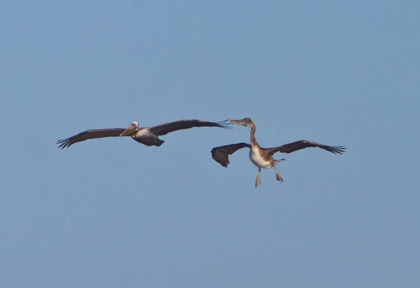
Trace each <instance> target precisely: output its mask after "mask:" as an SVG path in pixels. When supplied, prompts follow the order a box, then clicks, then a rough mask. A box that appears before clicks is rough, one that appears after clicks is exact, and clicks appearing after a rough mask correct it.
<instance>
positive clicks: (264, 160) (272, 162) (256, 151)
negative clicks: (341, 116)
mask: <svg viewBox="0 0 420 288" xmlns="http://www.w3.org/2000/svg"><path fill="white" fill-rule="evenodd" d="M227 122H229V123H234V124H237V125H242V126H245V127H251V135H250V136H251V145H250V144H248V143H236V144H230V145H225V146H219V147H215V148H213V149H212V150H211V155H212V157H213V159H214V160H216V161H217V162H219V163H220V165H222V166H223V167H227V166H228V164H229V155H232V154H233V153H235V152H236V151H237V150H239V149H242V148H244V147H248V148H250V151H249V158H250V159H251V161H252V163H254V165H255V166H257V167H258V174H257V179H256V180H255V187H258V185H260V184H261V178H260V174H261V168H274V170H275V172H276V179H277V180H278V181H280V183H281V182H283V181H284V180H283V178H282V177H281V176H280V174H279V172H278V171H277V168H276V164H277V163H278V162H281V161H285V159H284V158H283V159H279V160H276V159H274V158H273V155H274V153H276V152H281V153H292V152H294V151H297V150H301V149H305V148H308V147H319V148H322V149H324V150H327V151H329V152H331V153H334V154H342V153H344V152H345V151H344V150H345V149H346V147H344V146H327V145H323V144H319V143H316V142H312V141H308V140H299V141H296V142H293V143H289V144H285V145H282V146H278V147H274V148H262V147H261V146H260V145H259V144H258V142H257V140H256V139H255V132H256V131H257V126H256V125H255V123H254V122H253V121H252V119H251V118H244V119H242V120H227Z"/></svg>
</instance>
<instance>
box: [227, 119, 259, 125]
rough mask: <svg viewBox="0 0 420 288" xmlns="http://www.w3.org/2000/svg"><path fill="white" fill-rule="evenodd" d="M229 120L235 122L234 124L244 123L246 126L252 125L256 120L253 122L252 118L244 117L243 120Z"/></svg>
mask: <svg viewBox="0 0 420 288" xmlns="http://www.w3.org/2000/svg"><path fill="white" fill-rule="evenodd" d="M228 122H230V123H233V124H237V125H242V126H245V127H252V126H253V125H254V122H252V120H251V118H244V119H241V120H231V119H229V120H228Z"/></svg>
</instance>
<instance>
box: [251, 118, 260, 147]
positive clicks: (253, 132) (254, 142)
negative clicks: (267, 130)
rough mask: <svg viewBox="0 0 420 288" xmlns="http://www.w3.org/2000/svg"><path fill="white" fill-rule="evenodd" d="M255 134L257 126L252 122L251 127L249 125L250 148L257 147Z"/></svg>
mask: <svg viewBox="0 0 420 288" xmlns="http://www.w3.org/2000/svg"><path fill="white" fill-rule="evenodd" d="M255 132H257V126H256V125H255V123H254V122H253V123H252V125H251V133H250V138H251V139H250V140H251V145H252V146H259V145H258V142H257V139H255Z"/></svg>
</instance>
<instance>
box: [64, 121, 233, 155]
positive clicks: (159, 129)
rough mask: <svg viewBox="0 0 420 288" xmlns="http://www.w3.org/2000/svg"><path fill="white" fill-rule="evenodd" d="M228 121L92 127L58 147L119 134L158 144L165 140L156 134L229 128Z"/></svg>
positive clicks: (149, 143)
mask: <svg viewBox="0 0 420 288" xmlns="http://www.w3.org/2000/svg"><path fill="white" fill-rule="evenodd" d="M228 124H229V123H223V122H208V121H201V120H179V121H175V122H168V123H164V124H160V125H157V126H154V127H150V128H148V127H139V124H138V123H137V122H136V121H134V122H132V123H131V124H130V126H128V128H127V129H123V128H109V129H92V130H86V131H84V132H81V133H79V134H76V135H74V136H72V137H69V138H67V139H62V140H58V141H57V144H58V145H59V146H58V148H62V149H63V148H66V147H70V146H71V145H73V144H75V143H78V142H81V141H85V140H89V139H96V138H104V137H120V136H131V138H133V139H134V140H136V141H137V142H139V143H141V144H144V145H146V146H160V145H162V144H163V143H164V142H165V141H163V140H161V139H159V138H158V136H162V135H166V134H168V133H171V132H174V131H178V130H184V129H190V128H194V127H219V128H225V129H226V128H230V127H229V126H228Z"/></svg>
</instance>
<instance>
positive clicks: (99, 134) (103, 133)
mask: <svg viewBox="0 0 420 288" xmlns="http://www.w3.org/2000/svg"><path fill="white" fill-rule="evenodd" d="M124 130H125V129H123V128H110V129H92V130H86V131H84V132H81V133H79V134H76V135H74V136H72V137H69V138H67V139H62V140H58V141H57V144H59V145H58V148H61V149H64V148H66V147H70V146H71V145H73V144H75V143H77V142H81V141H85V140H89V139H96V138H104V137H119V136H120V134H121V133H122V132H123V131H124Z"/></svg>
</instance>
